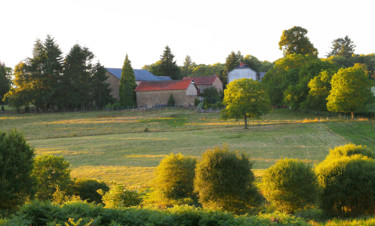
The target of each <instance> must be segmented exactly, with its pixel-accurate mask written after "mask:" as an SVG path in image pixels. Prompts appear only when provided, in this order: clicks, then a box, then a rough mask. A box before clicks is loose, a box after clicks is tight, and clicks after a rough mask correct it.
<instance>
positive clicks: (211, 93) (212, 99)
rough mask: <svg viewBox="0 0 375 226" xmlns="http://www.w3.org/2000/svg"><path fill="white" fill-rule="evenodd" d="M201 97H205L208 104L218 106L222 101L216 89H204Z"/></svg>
mask: <svg viewBox="0 0 375 226" xmlns="http://www.w3.org/2000/svg"><path fill="white" fill-rule="evenodd" d="M200 96H202V97H204V100H205V101H207V103H208V104H216V103H217V102H219V101H220V94H219V92H218V91H217V89H216V88H215V87H209V88H207V89H204V90H203V92H202V93H201V94H200Z"/></svg>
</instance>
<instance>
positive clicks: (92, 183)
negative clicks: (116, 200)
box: [73, 179, 109, 204]
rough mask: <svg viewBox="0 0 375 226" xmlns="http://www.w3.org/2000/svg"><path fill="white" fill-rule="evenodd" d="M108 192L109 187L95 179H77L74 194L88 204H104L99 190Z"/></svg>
mask: <svg viewBox="0 0 375 226" xmlns="http://www.w3.org/2000/svg"><path fill="white" fill-rule="evenodd" d="M99 189H100V190H102V192H108V191H109V187H108V185H107V184H106V183H104V182H101V181H97V180H93V179H76V180H74V185H73V194H74V195H78V196H79V197H80V198H81V199H82V200H85V201H87V202H95V203H97V204H99V203H102V201H103V200H102V196H101V195H100V194H99V193H98V190H99Z"/></svg>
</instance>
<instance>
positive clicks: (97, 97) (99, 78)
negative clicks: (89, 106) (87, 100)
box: [90, 63, 113, 109]
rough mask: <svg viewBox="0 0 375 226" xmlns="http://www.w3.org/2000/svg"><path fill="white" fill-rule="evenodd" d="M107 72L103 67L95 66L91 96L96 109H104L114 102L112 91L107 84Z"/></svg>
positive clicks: (92, 73) (98, 64)
mask: <svg viewBox="0 0 375 226" xmlns="http://www.w3.org/2000/svg"><path fill="white" fill-rule="evenodd" d="M106 72H107V70H106V69H105V68H104V67H103V65H101V64H100V63H97V64H95V65H94V66H93V68H92V72H91V75H92V76H91V81H90V83H91V87H90V88H91V91H90V93H91V95H92V100H93V102H94V103H93V104H94V106H95V107H97V108H99V109H102V108H103V107H104V106H106V105H107V104H108V103H109V102H113V97H112V96H111V90H110V88H109V84H108V83H107V82H106V80H107V76H106V74H105V73H106Z"/></svg>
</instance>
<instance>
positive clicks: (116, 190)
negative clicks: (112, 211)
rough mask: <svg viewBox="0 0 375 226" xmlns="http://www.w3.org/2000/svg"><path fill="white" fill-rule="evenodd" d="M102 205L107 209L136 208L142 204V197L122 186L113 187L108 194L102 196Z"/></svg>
mask: <svg viewBox="0 0 375 226" xmlns="http://www.w3.org/2000/svg"><path fill="white" fill-rule="evenodd" d="M103 193H104V192H101V194H102V195H103V203H104V204H105V207H107V208H122V207H130V206H138V205H139V204H141V203H142V197H141V195H140V194H139V193H138V192H137V191H131V190H127V189H125V188H124V186H122V185H115V186H113V187H112V188H111V189H110V190H109V191H108V192H106V193H105V194H103Z"/></svg>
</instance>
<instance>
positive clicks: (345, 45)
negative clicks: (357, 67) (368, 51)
mask: <svg viewBox="0 0 375 226" xmlns="http://www.w3.org/2000/svg"><path fill="white" fill-rule="evenodd" d="M354 50H355V44H354V42H353V41H352V40H351V39H350V38H349V37H348V36H345V38H338V39H335V40H333V42H332V47H331V52H329V53H328V54H327V57H330V56H343V57H346V58H349V57H351V56H352V55H353V54H354Z"/></svg>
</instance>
